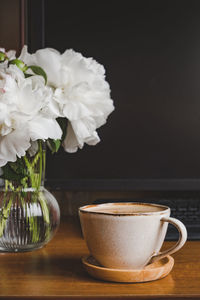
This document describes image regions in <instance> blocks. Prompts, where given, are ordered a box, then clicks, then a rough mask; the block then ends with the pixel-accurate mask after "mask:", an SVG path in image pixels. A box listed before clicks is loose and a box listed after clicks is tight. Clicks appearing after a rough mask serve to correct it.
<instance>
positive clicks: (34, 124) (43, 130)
mask: <svg viewBox="0 0 200 300" xmlns="http://www.w3.org/2000/svg"><path fill="white" fill-rule="evenodd" d="M28 128H29V134H30V137H31V140H32V141H36V140H38V139H42V140H47V139H48V138H50V139H61V136H62V130H61V128H60V126H59V124H58V123H57V121H56V120H54V119H48V118H44V117H43V116H37V117H36V118H34V119H33V120H31V122H29V123H28Z"/></svg>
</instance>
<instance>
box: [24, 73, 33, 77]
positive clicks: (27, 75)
mask: <svg viewBox="0 0 200 300" xmlns="http://www.w3.org/2000/svg"><path fill="white" fill-rule="evenodd" d="M24 76H25V78H28V77H31V76H33V74H27V73H25V74H24Z"/></svg>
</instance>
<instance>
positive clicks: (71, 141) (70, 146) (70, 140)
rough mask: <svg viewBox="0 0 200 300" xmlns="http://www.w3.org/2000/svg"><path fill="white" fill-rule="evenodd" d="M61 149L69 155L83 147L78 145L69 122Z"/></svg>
mask: <svg viewBox="0 0 200 300" xmlns="http://www.w3.org/2000/svg"><path fill="white" fill-rule="evenodd" d="M63 147H64V149H65V151H67V152H69V153H74V152H76V151H77V150H78V147H79V148H82V147H83V144H82V145H80V144H79V143H78V141H77V138H76V136H75V134H74V131H73V129H72V126H71V123H70V122H68V126H67V135H66V137H65V139H64V141H63Z"/></svg>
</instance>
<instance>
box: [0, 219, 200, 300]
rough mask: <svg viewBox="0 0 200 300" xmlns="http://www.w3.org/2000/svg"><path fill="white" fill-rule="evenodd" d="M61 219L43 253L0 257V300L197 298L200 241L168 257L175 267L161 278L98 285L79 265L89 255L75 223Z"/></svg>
mask: <svg viewBox="0 0 200 300" xmlns="http://www.w3.org/2000/svg"><path fill="white" fill-rule="evenodd" d="M65 219H66V220H65V221H62V222H61V225H60V228H59V231H58V232H57V234H56V236H55V237H54V238H53V240H52V241H51V242H50V243H49V244H48V245H46V246H45V247H43V248H42V249H40V250H35V251H32V252H25V253H7V254H6V253H1V254H0V299H51V300H53V299H82V300H84V299H100V298H102V297H104V299H118V300H119V299H143V300H144V299H162V300H164V299H200V241H188V242H187V243H186V244H185V246H184V247H183V248H182V249H181V250H180V251H179V252H178V253H176V254H175V255H173V257H174V259H175V265H174V268H173V270H172V272H171V273H170V274H169V275H168V276H167V277H165V278H164V279H161V280H157V281H153V282H148V283H137V284H135V283H131V284H130V283H128V284H124V283H112V282H103V281H100V280H96V279H94V278H92V277H90V276H89V275H88V274H87V273H86V272H85V270H84V268H83V266H82V264H81V256H83V255H86V254H88V250H87V247H86V245H85V242H84V240H83V239H82V237H81V232H80V226H79V222H78V220H75V219H72V218H67V217H65ZM171 243H172V242H166V243H165V244H166V246H167V247H169V246H170V244H171Z"/></svg>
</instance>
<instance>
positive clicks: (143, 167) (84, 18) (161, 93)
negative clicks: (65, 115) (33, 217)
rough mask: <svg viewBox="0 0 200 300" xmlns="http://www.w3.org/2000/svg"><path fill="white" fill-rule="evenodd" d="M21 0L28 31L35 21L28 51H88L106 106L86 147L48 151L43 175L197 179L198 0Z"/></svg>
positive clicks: (60, 179)
mask: <svg viewBox="0 0 200 300" xmlns="http://www.w3.org/2000/svg"><path fill="white" fill-rule="evenodd" d="M31 2H32V4H31V5H32V7H31V9H30V7H29V21H30V20H31V22H29V26H30V23H31V26H32V29H31V30H32V32H35V34H38V31H37V30H36V27H37V26H40V28H42V29H41V30H40V36H37V39H38V42H37V43H36V44H35V45H34V41H33V39H30V37H31V35H30V34H29V40H31V43H32V44H31V43H29V44H30V45H29V49H30V50H32V51H35V50H37V49H38V46H40V47H53V48H56V49H58V50H60V51H61V52H63V51H64V50H65V49H67V48H73V49H74V50H75V51H78V52H81V53H82V54H83V55H84V56H86V57H90V56H92V57H94V58H95V59H96V60H97V61H98V62H99V63H101V64H103V65H104V66H105V69H106V78H107V80H108V82H109V83H110V86H111V96H112V99H113V100H114V103H115V107H116V109H115V111H114V112H113V113H112V114H111V116H110V117H109V119H108V122H107V124H106V125H104V126H103V127H102V128H100V129H99V130H98V133H99V135H100V137H101V142H100V143H99V144H97V145H96V146H95V147H92V146H87V145H85V146H84V148H83V149H82V150H79V151H78V152H77V153H75V154H68V153H64V151H60V152H59V153H58V154H56V155H54V156H52V155H51V154H50V155H49V156H48V163H47V180H49V182H50V181H52V182H57V183H58V182H67V181H68V184H71V183H70V182H73V180H74V179H75V180H76V182H77V180H79V179H80V182H79V183H80V185H84V183H83V181H82V180H87V181H88V182H90V181H91V180H94V179H97V180H101V179H102V180H104V184H105V182H106V184H107V183H108V184H109V180H111V179H112V180H114V181H115V185H116V187H117V185H118V183H119V184H120V183H122V181H123V182H125V181H126V180H127V182H129V183H130V184H129V188H130V187H131V186H133V187H135V182H137V184H138V183H139V185H140V187H142V186H143V182H145V180H150V181H151V180H154V181H155V182H156V181H157V182H158V183H159V182H160V180H164V181H162V182H164V185H165V186H166V188H167V189H170V182H171V180H178V181H179V180H180V181H181V180H182V182H184V186H185V187H186V188H187V185H188V183H191V182H192V181H193V180H194V182H197V184H198V186H199V181H198V180H199V177H200V6H199V4H198V1H152V0H151V1H132V0H124V1H123V2H122V1H113V0H109V1H108V0H107V1H106V0H101V1H94V0H84V1H82V0H76V1H72V0H71V1H70V0H69V1H66V0H58V1H57V2H56V3H55V1H54V0H44V1H40V8H39V7H38V6H37V7H36V2H37V1H36V2H35V1H31ZM31 2H30V3H31ZM34 3H35V4H34ZM34 7H35V9H37V14H36V13H34ZM34 23H35V26H36V27H35V28H34ZM38 24H39V25H38ZM29 30H30V28H29ZM40 38H41V40H39V39H40ZM34 47H35V48H36V49H34ZM31 48H32V49H31ZM50 63H51V62H50ZM70 180H71V181H70ZM117 180H119V181H117ZM196 180H197V181H196ZM93 183H94V182H93ZM131 184H132V185H131ZM137 184H136V186H137ZM166 184H167V185H166ZM161 185H162V184H161ZM161 185H160V187H161ZM123 187H125V186H124V185H123ZM157 188H159V184H158V185H157Z"/></svg>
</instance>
